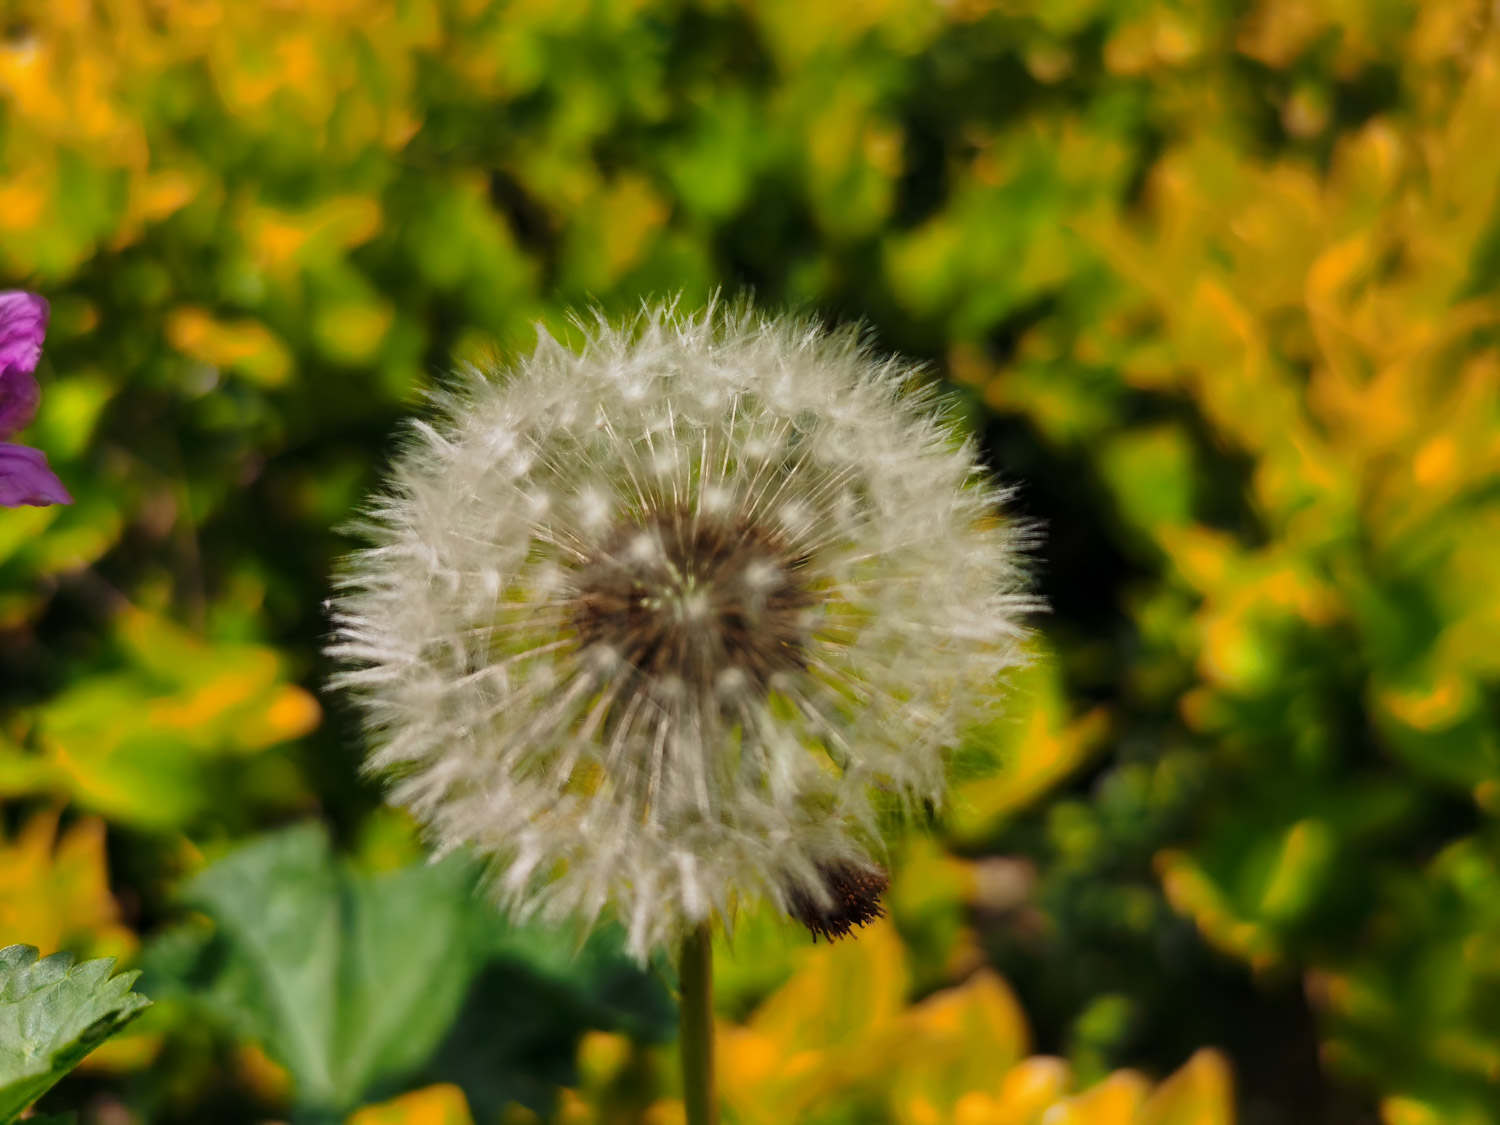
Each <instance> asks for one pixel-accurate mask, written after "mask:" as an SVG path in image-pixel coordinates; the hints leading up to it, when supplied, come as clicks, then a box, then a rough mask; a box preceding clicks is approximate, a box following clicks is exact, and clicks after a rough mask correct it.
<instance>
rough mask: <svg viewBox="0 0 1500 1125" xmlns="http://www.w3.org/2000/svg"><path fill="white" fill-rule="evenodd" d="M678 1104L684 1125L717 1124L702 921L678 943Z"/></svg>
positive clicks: (709, 945)
mask: <svg viewBox="0 0 1500 1125" xmlns="http://www.w3.org/2000/svg"><path fill="white" fill-rule="evenodd" d="M678 975H679V978H680V980H681V983H682V997H681V1004H682V1014H681V1024H680V1025H679V1026H680V1029H681V1031H680V1034H679V1036H678V1038H679V1040H680V1042H681V1044H682V1102H683V1106H684V1108H685V1109H686V1110H687V1125H717V1122H718V1120H719V1111H718V1106H717V1104H716V1103H715V1100H714V939H713V930H712V929H711V928H710V927H709V924H708V923H707V922H704V923H703V924H702V925H701V926H699V927H698V928H697V929H696V930H694V931H693V932H692V933H690V934H688V936H687V937H686V938H685V939H683V942H682V965H681V968H680V969H679V970H678Z"/></svg>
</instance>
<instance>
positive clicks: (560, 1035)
mask: <svg viewBox="0 0 1500 1125" xmlns="http://www.w3.org/2000/svg"><path fill="white" fill-rule="evenodd" d="M475 876H476V872H475V869H474V866H473V864H472V863H470V862H469V861H467V860H466V859H464V858H463V857H459V856H454V857H450V858H449V859H447V860H445V861H443V862H441V863H437V864H418V865H415V866H411V867H406V868H402V869H399V870H395V871H388V872H381V873H377V874H371V873H368V872H363V871H359V870H356V869H353V868H352V867H350V866H349V865H348V864H345V863H342V862H340V861H338V860H337V859H336V858H335V857H334V855H333V854H332V850H331V848H330V846H329V842H328V838H327V835H326V833H325V831H324V830H323V828H322V827H321V826H320V825H313V824H310V825H304V826H298V827H294V828H290V829H285V830H283V831H280V832H276V833H273V834H270V835H268V836H264V837H261V838H259V839H257V840H255V841H253V842H252V843H250V844H248V845H246V846H244V847H242V848H240V849H239V850H237V851H235V852H233V853H231V854H230V855H228V856H226V857H225V858H224V859H222V860H220V861H219V862H217V863H216V864H214V865H213V866H211V867H209V868H208V869H206V870H204V871H203V872H201V873H200V874H199V875H198V876H197V877H196V878H194V879H193V880H192V881H191V882H190V883H189V884H188V886H187V887H186V889H185V897H186V900H187V902H188V903H189V905H191V906H194V907H196V908H198V909H200V910H202V911H203V912H204V913H206V914H207V915H208V916H209V917H210V918H211V919H212V921H213V922H214V924H215V927H216V929H215V932H214V934H213V935H212V937H207V936H205V935H203V934H201V933H199V934H198V935H196V936H194V934H193V932H192V931H191V930H190V929H188V928H184V929H182V930H178V931H171V932H169V933H168V934H167V935H164V937H163V938H162V939H159V940H158V942H157V943H155V945H154V947H153V949H152V950H151V951H150V952H149V953H148V956H147V965H148V971H151V972H152V973H153V978H152V979H153V988H154V987H155V985H156V976H155V974H158V973H159V974H160V975H161V976H162V977H163V978H164V979H163V981H162V984H163V985H164V987H165V988H166V989H167V991H166V992H165V993H164V994H163V995H164V997H165V998H171V999H177V1000H180V1001H182V1002H184V1003H186V1004H188V1005H197V1006H199V1009H200V1010H203V1011H205V1012H206V1014H208V1015H210V1016H211V1017H213V1018H216V1019H217V1020H218V1021H219V1022H220V1023H221V1024H225V1025H227V1026H228V1027H230V1028H231V1029H233V1030H234V1031H235V1032H237V1033H238V1034H240V1035H242V1036H244V1037H247V1038H250V1039H254V1040H256V1041H257V1042H259V1043H260V1044H261V1045H262V1046H263V1047H264V1048H265V1050H266V1052H267V1053H268V1054H269V1055H270V1056H271V1057H272V1058H274V1059H275V1060H276V1061H277V1062H279V1063H280V1064H281V1065H282V1066H284V1067H286V1068H287V1070H288V1071H289V1072H290V1073H291V1075H292V1078H293V1081H294V1084H295V1099H296V1104H297V1106H298V1108H299V1109H300V1110H301V1111H303V1112H313V1113H321V1114H325V1115H331V1114H343V1113H347V1112H349V1111H350V1110H352V1109H354V1108H357V1107H358V1106H360V1105H362V1104H364V1103H365V1102H367V1101H370V1100H371V1099H373V1098H376V1097H382V1096H389V1095H390V1094H392V1093H396V1092H399V1091H400V1090H401V1089H403V1088H406V1086H407V1085H409V1084H410V1083H412V1082H413V1081H415V1080H417V1079H418V1077H419V1076H429V1075H432V1074H437V1075H439V1077H442V1076H444V1075H445V1074H455V1073H459V1072H463V1073H466V1074H469V1075H480V1076H484V1077H486V1078H487V1079H491V1080H493V1079H496V1078H499V1079H500V1085H501V1086H503V1087H504V1089H505V1090H506V1091H507V1092H508V1093H509V1094H510V1095H511V1096H514V1095H515V1094H516V1093H524V1094H525V1095H528V1096H530V1097H532V1098H533V1099H540V1098H544V1097H545V1096H547V1094H548V1093H549V1088H546V1084H544V1088H540V1089H539V1088H538V1087H537V1084H536V1083H535V1082H532V1083H530V1084H529V1085H528V1084H526V1083H525V1082H523V1081H521V1079H522V1078H524V1077H525V1076H526V1073H527V1072H528V1071H533V1070H535V1067H536V1063H537V1048H538V1046H539V1045H540V1046H541V1047H542V1050H543V1053H545V1054H548V1055H552V1054H556V1055H557V1056H558V1057H559V1058H561V1059H564V1060H569V1061H570V1060H571V1059H572V1055H573V1046H574V1045H575V1043H576V1039H577V1036H578V1034H579V1032H580V1031H581V1029H582V1028H584V1027H590V1026H594V1027H597V1026H611V1027H613V1026H633V1027H635V1028H637V1029H640V1030H643V1031H645V1033H646V1034H648V1035H649V1034H651V1032H652V1030H654V1029H655V1027H656V1025H658V1024H669V1023H670V1016H671V1012H670V1007H669V1006H668V1005H667V1004H666V1003H665V997H664V995H663V993H662V990H661V989H660V987H659V986H658V985H656V984H655V983H654V982H651V981H650V980H649V979H648V978H646V977H645V976H644V974H642V973H641V972H640V971H639V970H637V969H635V968H634V967H633V966H630V965H629V964H628V962H627V961H626V959H625V958H624V957H623V956H622V955H621V954H620V953H619V950H618V947H617V945H610V944H609V943H607V942H605V943H601V942H599V941H597V940H596V941H593V942H589V943H586V944H584V943H575V944H573V945H572V946H569V944H568V943H567V941H566V939H559V937H558V935H557V934H556V933H555V932H542V931H532V930H529V929H524V928H516V927H511V926H509V925H508V924H507V923H506V922H505V921H504V919H503V918H502V917H501V916H500V915H499V914H497V913H496V912H495V910H494V908H493V907H492V906H491V905H490V904H489V903H488V902H486V901H485V900H484V899H483V897H482V896H480V895H479V894H478V893H477V889H476V878H475ZM580 944H581V945H582V948H581V952H579V953H578V955H577V956H576V958H573V957H572V956H571V955H570V953H569V950H570V949H579V948H580ZM481 971H483V972H482V975H481ZM173 977H175V978H177V981H178V985H179V987H178V989H177V991H176V993H175V994H174V993H173V992H172V991H171V987H172V986H171V983H170V982H171V978H173ZM517 997H545V998H546V1004H545V1005H544V1006H543V1007H542V1008H540V1009H531V1008H529V1007H528V1008H525V1009H524V1010H523V1009H522V1008H521V1007H519V1006H518V1005H517V1004H516V1003H515V1000H516V998H517ZM480 1008H483V1009H484V1010H483V1012H482V1013H481V1012H480V1011H479V1010H478V1009H480ZM507 1012H511V1013H518V1014H522V1013H523V1014H524V1019H521V1020H511V1021H507V1017H506V1014H505V1013H507ZM642 1012H645V1013H649V1015H648V1016H641V1015H640V1014H639V1013H642ZM480 1015H482V1016H483V1020H482V1022H484V1023H485V1024H486V1025H487V1029H480V1030H479V1031H478V1032H477V1039H476V1042H477V1044H478V1046H477V1048H475V1047H474V1045H470V1046H469V1048H468V1049H460V1046H461V1045H457V1044H455V1043H454V1039H455V1031H456V1029H457V1028H458V1027H459V1025H464V1026H468V1025H469V1024H470V1023H471V1022H472V1021H473V1020H474V1018H476V1017H478V1016H480ZM507 1022H509V1023H510V1026H506V1025H507ZM544 1025H545V1026H544ZM646 1025H650V1026H649V1027H648V1026H646ZM566 1077H567V1075H566V1074H561V1075H560V1076H559V1077H557V1078H556V1079H555V1081H561V1080H564V1079H566Z"/></svg>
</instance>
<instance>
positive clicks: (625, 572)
mask: <svg viewBox="0 0 1500 1125" xmlns="http://www.w3.org/2000/svg"><path fill="white" fill-rule="evenodd" d="M806 566H807V556H806V555H805V554H804V553H801V552H799V551H798V550H797V549H796V548H795V547H794V545H793V544H792V543H791V542H790V541H789V540H788V538H787V537H786V536H785V534H784V533H782V532H781V531H780V530H779V529H775V528H768V527H766V526H764V524H763V523H761V522H758V521H755V520H752V519H748V518H745V517H744V516H736V515H734V514H732V513H731V514H729V515H725V516H712V515H708V514H705V513H701V512H694V511H691V510H676V511H671V512H667V513H660V514H654V515H652V516H650V517H649V518H648V519H646V520H644V521H643V522H641V523H639V524H626V525H622V526H620V527H617V528H616V529H615V530H614V531H613V532H611V533H610V534H609V535H607V536H606V537H605V538H604V540H603V542H602V543H601V545H600V547H599V548H598V550H597V552H596V553H595V555H594V556H593V557H592V558H591V559H589V560H588V562H586V563H585V564H584V565H583V566H582V567H581V568H580V569H579V570H578V572H577V574H576V576H575V580H574V597H573V610H572V617H573V622H574V625H575V627H576V628H577V630H578V637H579V642H580V644H581V645H582V646H584V647H585V648H587V647H588V646H590V645H594V644H602V645H607V646H609V647H610V648H612V649H613V650H614V651H615V652H616V653H617V654H618V655H619V657H620V658H621V659H622V660H624V661H627V662H628V663H629V664H631V665H633V666H634V667H635V669H636V670H637V671H638V672H639V673H640V674H641V675H643V676H645V677H647V678H649V679H652V680H665V679H667V678H669V677H676V678H680V679H681V680H682V681H683V683H684V684H686V685H688V686H690V687H697V688H704V689H706V688H710V687H713V686H714V685H715V684H716V683H719V682H722V681H721V677H722V676H723V674H724V673H726V672H732V673H736V674H738V675H741V676H743V677H744V681H743V682H744V683H745V685H746V686H747V687H750V688H753V689H756V690H758V691H760V692H762V693H763V692H764V691H765V689H766V685H767V684H768V682H769V681H770V678H771V677H772V675H774V674H775V673H777V672H787V671H792V670H795V669H798V668H801V667H802V666H803V664H804V661H805V656H804V649H805V645H806V632H807V630H806V625H805V623H804V611H805V610H806V609H807V608H808V607H809V606H810V605H811V604H812V602H813V597H812V594H811V592H810V590H809V589H808V587H807V575H806Z"/></svg>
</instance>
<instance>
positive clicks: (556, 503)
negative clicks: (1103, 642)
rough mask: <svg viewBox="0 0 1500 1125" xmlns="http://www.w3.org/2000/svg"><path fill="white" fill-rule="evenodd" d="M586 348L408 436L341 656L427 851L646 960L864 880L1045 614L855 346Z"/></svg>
mask: <svg viewBox="0 0 1500 1125" xmlns="http://www.w3.org/2000/svg"><path fill="white" fill-rule="evenodd" d="M585 335H586V340H585V343H584V346H583V347H582V349H581V350H579V351H577V352H572V351H569V350H567V349H565V348H563V347H561V346H560V345H558V344H557V343H556V342H555V341H553V340H551V338H550V337H545V336H544V337H543V338H542V340H541V342H540V343H539V344H538V347H537V349H536V351H535V352H534V353H533V354H532V355H531V356H529V357H527V358H525V359H523V360H521V361H519V362H518V363H516V364H515V365H514V367H512V368H511V369H510V370H508V371H503V372H496V373H491V374H485V373H481V372H477V371H475V372H470V373H468V374H466V375H465V377H464V380H463V381H462V382H461V383H460V384H458V385H457V386H455V387H454V388H452V389H451V390H449V391H448V392H446V393H445V394H444V395H442V396H441V397H440V401H439V408H440V409H439V416H438V417H437V418H436V419H435V420H433V421H431V422H430V423H423V424H420V425H415V426H413V428H412V429H411V430H410V431H409V434H408V441H407V446H406V448H405V449H404V451H403V452H402V454H401V456H400V457H399V458H398V460H397V463H396V465H395V468H394V470H393V473H392V475H391V478H390V480H389V482H388V484H387V486H386V487H385V489H384V491H383V492H382V493H381V494H380V495H379V496H377V497H376V498H374V499H373V500H372V501H371V502H370V504H369V505H368V508H367V515H366V517H365V519H364V521H363V523H362V525H361V530H362V532H363V534H364V535H365V537H366V538H367V541H368V544H369V545H368V546H367V547H366V548H365V549H364V550H362V551H360V552H359V553H357V554H356V555H354V556H353V557H352V558H351V559H350V560H349V561H348V563H347V565H346V567H345V569H344V571H343V572H342V574H341V575H340V577H339V580H338V586H339V590H338V594H337V596H336V598H335V600H334V612H333V617H334V623H335V638H334V641H333V642H332V644H331V646H330V652H331V653H332V655H333V656H334V657H335V658H336V659H337V660H338V661H339V663H340V666H341V669H342V670H341V672H340V673H339V675H338V676H337V679H336V682H337V683H338V684H340V685H342V686H343V687H345V688H347V689H348V690H349V691H350V692H351V693H352V694H353V695H354V696H355V698H356V699H357V700H358V701H359V703H360V705H361V708H362V710H363V713H364V716H365V720H366V725H367V728H368V733H369V736H370V741H371V745H372V753H371V756H370V760H369V764H370V767H371V768H372V769H375V770H379V771H383V772H388V773H389V775H390V777H391V785H392V788H391V796H392V798H393V800H395V801H397V802H398V803H400V804H403V805H405V806H406V807H408V808H409V809H410V810H411V811H412V812H413V813H414V814H415V815H416V816H417V818H418V819H419V820H420V821H421V822H422V823H423V824H424V825H425V826H426V828H427V830H428V832H429V833H430V835H431V837H432V838H433V840H434V842H435V843H436V844H437V845H438V847H440V848H442V849H451V848H453V847H458V846H469V847H472V848H474V849H475V850H477V851H478V852H479V853H480V854H482V855H484V856H486V857H487V858H488V859H489V860H490V861H491V862H492V864H493V866H494V869H495V873H496V877H495V883H494V885H495V889H496V893H497V894H498V895H499V896H500V897H501V898H502V899H503V900H504V901H505V902H507V903H508V904H509V905H510V906H511V907H512V908H513V909H515V910H517V911H518V912H520V913H522V914H524V915H531V914H537V915H541V916H543V917H545V918H553V919H561V918H562V917H564V916H569V915H581V916H583V917H585V918H589V919H591V918H593V917H595V916H597V915H599V914H600V913H601V912H603V911H609V912H610V913H612V914H613V915H614V916H615V917H617V918H618V919H619V920H620V921H621V922H622V923H623V924H624V925H625V927H626V929H627V931H628V933H629V939H630V945H631V948H632V949H633V951H634V952H635V953H636V954H637V955H639V956H641V957H645V956H646V955H648V954H649V952H650V951H651V950H652V949H654V948H656V947H658V946H662V945H665V944H668V943H670V942H673V941H675V940H676V939H678V938H679V937H680V936H681V935H682V934H683V933H684V932H685V931H687V930H688V929H689V928H691V927H692V926H694V925H696V924H698V923H699V922H701V921H702V920H704V919H705V918H707V917H711V916H715V915H720V916H723V915H727V913H728V911H730V910H731V908H732V907H733V906H734V904H735V903H737V902H738V901H740V900H742V899H746V898H753V897H757V896H766V897H769V898H771V899H773V900H774V901H776V902H777V903H778V904H779V905H780V906H781V907H782V908H783V909H787V910H793V911H795V912H800V913H801V914H802V915H806V914H808V913H809V912H810V911H814V908H815V907H816V909H817V910H824V909H826V908H827V907H828V904H829V902H830V898H829V895H830V892H829V890H828V886H829V883H828V878H829V876H828V873H829V872H843V873H850V872H854V873H858V872H868V871H872V870H877V867H876V864H875V856H876V855H877V854H878V853H879V852H880V849H881V846H882V844H881V839H880V836H879V832H878V831H877V825H878V824H879V823H880V822H881V820H882V817H883V815H884V814H885V813H886V812H888V811H893V810H894V811H900V810H901V809H906V810H913V809H915V808H917V807H927V806H932V805H940V804H941V801H942V797H943V792H944V788H945V783H946V780H945V779H946V772H947V765H948V761H949V756H950V751H951V749H952V747H953V746H954V745H955V744H956V743H957V741H958V740H959V737H960V734H961V732H962V730H963V729H964V726H965V724H966V723H968V722H970V721H972V720H973V719H975V718H976V717H978V713H979V712H982V711H984V710H986V709H988V708H992V707H994V706H995V705H996V703H995V701H996V699H997V698H998V691H997V688H998V686H999V684H1000V681H1001V680H1002V678H1003V674H1004V672H1005V671H1006V669H1007V668H1009V667H1011V666H1013V665H1015V664H1016V663H1018V661H1019V659H1020V653H1019V642H1020V640H1021V638H1022V636H1023V634H1024V627H1023V620H1024V617H1025V615H1026V613H1027V612H1028V611H1029V610H1031V609H1032V608H1034V603H1033V601H1032V599H1031V598H1030V597H1029V595H1027V593H1026V591H1025V583H1024V580H1023V576H1022V570H1021V567H1020V565H1019V563H1020V560H1021V553H1022V548H1023V547H1024V540H1025V532H1024V530H1022V529H1019V528H1018V527H1017V526H1016V525H1015V524H1014V523H1011V522H1007V521H1006V520H1005V519H1004V518H1003V514H1002V511H1001V504H1002V501H1003V499H1004V494H1003V492H1002V491H1001V490H1000V489H999V488H997V487H996V486H995V485H993V484H991V483H989V481H988V479H987V478H986V477H985V475H984V474H983V473H982V472H981V471H979V468H978V466H977V463H976V460H975V456H974V451H973V449H972V447H971V446H970V445H969V444H968V443H966V442H965V441H964V440H963V439H962V438H961V437H960V436H959V435H958V434H957V432H956V429H955V424H954V423H953V421H952V420H951V419H950V418H948V417H947V416H945V415H944V414H943V413H942V411H941V410H940V409H939V408H938V404H937V403H936V401H935V400H934V399H933V397H932V395H931V393H930V392H928V391H926V390H924V389H922V387H921V385H920V384H919V381H918V380H917V378H916V375H915V373H914V372H913V371H912V370H911V369H910V368H908V367H906V366H904V365H902V364H900V363H897V362H894V361H887V360H880V359H877V358H875V357H873V356H872V355H871V354H870V353H869V351H868V349H867V348H866V347H864V346H863V345H862V344H861V342H860V341H859V339H858V337H857V336H856V335H853V334H849V333H826V332H823V331H821V330H819V329H817V328H815V327H813V326H811V325H809V324H807V323H806V322H802V321H797V320H787V319H769V318H764V317H761V316H758V315H756V314H755V313H753V312H751V311H749V310H747V309H725V308H722V307H715V308H710V309H709V310H707V311H704V312H702V313H698V314H691V315H690V314H685V313H682V312H680V311H677V310H676V309H675V307H672V306H667V307H658V308H652V309H648V310H646V311H645V312H644V313H643V314H642V315H641V316H640V317H639V318H637V319H636V320H635V321H633V322H632V323H629V324H627V325H624V326H611V325H609V324H607V323H605V322H603V321H602V320H600V321H598V322H596V323H592V324H589V325H587V326H586V333H585ZM862 879H863V877H860V879H855V877H854V876H853V875H850V876H849V880H854V882H857V883H859V884H860V886H862V887H869V886H874V883H873V882H869V881H868V880H865V881H861V880H862ZM849 880H845V882H849ZM850 885H851V886H852V885H853V883H850ZM839 887H841V888H843V889H842V890H840V889H839V888H835V893H834V897H835V898H837V897H839V895H843V896H844V898H848V897H849V896H848V895H847V894H844V891H846V890H848V888H847V887H844V884H842V883H841V884H839ZM851 893H852V892H851ZM849 909H850V910H851V911H852V913H850V914H849V917H850V918H851V919H853V924H858V923H859V921H860V920H861V918H862V917H863V916H864V914H865V913H866V912H868V911H869V910H873V909H875V906H870V905H866V904H862V905H859V906H858V908H857V909H855V908H853V907H850V908H849ZM871 916H873V915H871ZM820 917H821V915H820ZM820 924H821V923H820ZM830 925H832V928H833V929H838V928H840V927H841V926H843V922H841V921H836V922H835V923H830ZM843 928H847V926H843Z"/></svg>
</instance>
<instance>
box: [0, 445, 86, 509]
mask: <svg viewBox="0 0 1500 1125" xmlns="http://www.w3.org/2000/svg"><path fill="white" fill-rule="evenodd" d="M72 502H73V497H71V496H69V495H68V490H67V489H66V488H64V487H63V484H62V481H60V480H58V479H57V476H56V474H55V473H53V471H52V470H51V469H49V468H48V467H47V457H46V454H44V453H43V452H42V451H41V450H40V449H32V448H30V447H29V446H25V445H10V444H8V443H5V442H0V507H4V508H16V507H19V506H20V505H22V504H31V505H32V506H34V507H39V508H40V507H43V506H45V505H47V504H71V503H72Z"/></svg>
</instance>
